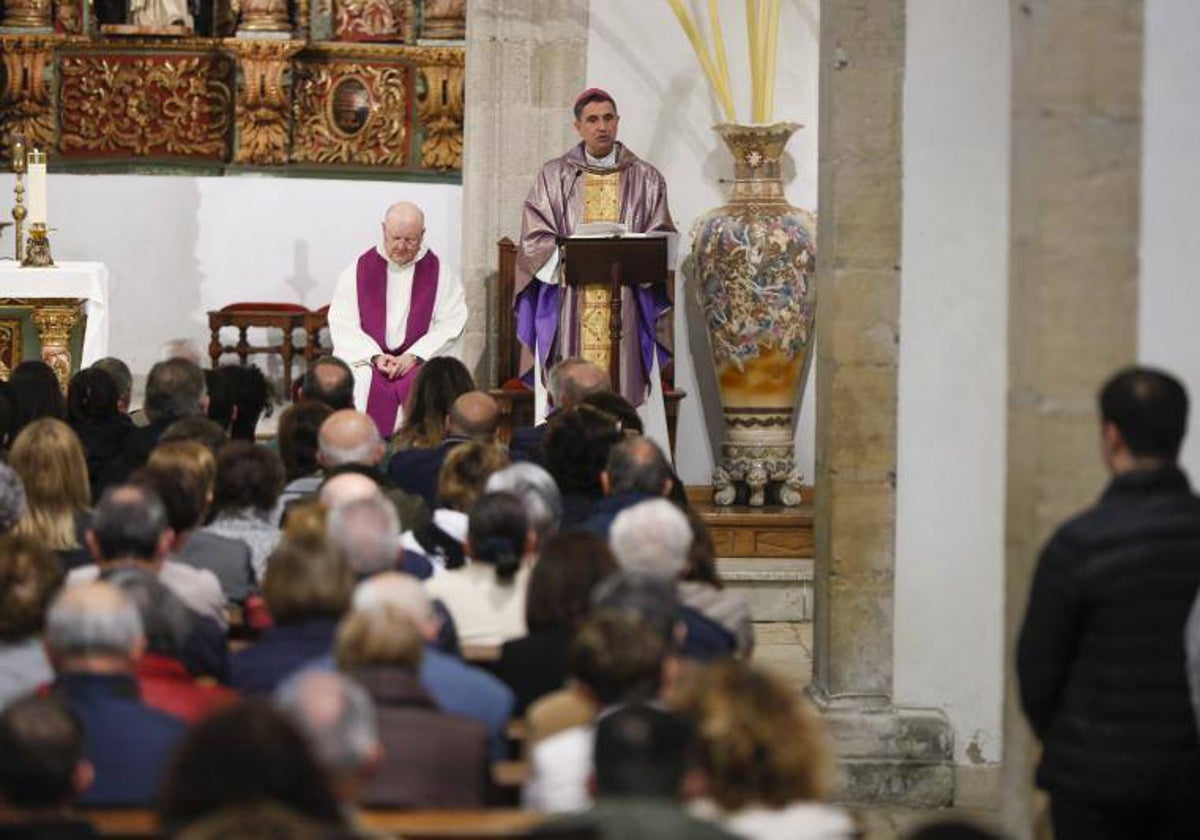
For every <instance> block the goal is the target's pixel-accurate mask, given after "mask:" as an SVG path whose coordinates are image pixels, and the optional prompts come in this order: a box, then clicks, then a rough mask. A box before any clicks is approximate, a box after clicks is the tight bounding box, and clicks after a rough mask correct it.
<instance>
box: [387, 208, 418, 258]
mask: <svg viewBox="0 0 1200 840" xmlns="http://www.w3.org/2000/svg"><path fill="white" fill-rule="evenodd" d="M424 238H425V214H424V213H422V212H421V208H420V207H418V206H417V205H415V204H413V203H411V202H408V201H398V202H396V203H395V204H393V205H392V206H391V207H389V208H388V209H387V212H386V213H384V214H383V247H384V250H385V251H386V252H387V256H388V259H390V260H391V261H392V262H394V263H396V264H397V265H408V264H409V263H410V262H412V261H413V260H415V259H416V258H417V254H418V253H419V252H420V250H421V242H422V241H423V240H424Z"/></svg>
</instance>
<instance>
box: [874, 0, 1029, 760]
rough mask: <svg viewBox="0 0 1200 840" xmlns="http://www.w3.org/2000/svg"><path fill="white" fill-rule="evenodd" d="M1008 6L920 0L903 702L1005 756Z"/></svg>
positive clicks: (981, 749) (909, 289)
mask: <svg viewBox="0 0 1200 840" xmlns="http://www.w3.org/2000/svg"><path fill="white" fill-rule="evenodd" d="M1009 14H1010V10H1009V6H1008V4H1007V3H997V2H995V0H958V2H955V3H946V2H944V0H908V14H907V19H908V23H907V26H908V32H907V55H906V62H905V84H904V152H903V162H904V206H903V214H904V215H903V257H902V261H903V283H902V293H901V317H900V336H901V340H900V375H899V453H898V468H897V501H896V507H897V510H896V517H897V533H896V578H895V585H896V600H895V636H894V645H895V651H894V653H895V680H894V690H895V700H896V702H897V704H899V705H904V706H918V707H936V708H941V709H943V710H945V712H946V714H947V716H948V717H949V719H950V723H951V725H952V726H953V728H954V732H955V759H956V761H958V762H960V763H964V762H970V763H984V762H988V763H990V762H998V761H999V760H1000V755H1001V750H1000V747H1001V731H1002V722H1001V708H1002V698H1003V685H1004V684H1003V635H1004V612H1003V592H1004V568H1003V560H1004V553H1003V552H1004V530H1003V526H1004V472H1005V426H1004V423H1005V389H1006V370H1007V349H1006V348H1007V320H1006V318H1007V302H1008V293H1007V288H1008V264H1007V253H1008V148H1009V123H1010V120H1009V102H1010V95H1009V89H1010V85H1009V74H1010V47H1009V39H1008V32H1009Z"/></svg>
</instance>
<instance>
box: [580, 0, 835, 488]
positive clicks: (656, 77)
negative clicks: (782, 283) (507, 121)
mask: <svg viewBox="0 0 1200 840" xmlns="http://www.w3.org/2000/svg"><path fill="white" fill-rule="evenodd" d="M690 5H691V7H692V11H693V16H696V13H697V12H700V11H703V13H704V20H707V8H708V4H707V3H700V2H694V0H692V2H691V4H690ZM720 7H721V10H722V14H723V17H722V20H721V25H722V28H723V30H724V34H725V49H726V54H727V56H728V63H729V68H730V75H731V77H732V89H733V95H734V101H735V106H736V108H737V111H738V117H739V119H740V120H743V121H747V122H748V121H749V111H750V81H749V72H750V71H749V60H748V58H747V54H748V53H747V47H746V29H745V17H744V16H745V5H744V4H743V3H741V2H729V0H724V2H722V3H720ZM817 9H818V2H817V0H792V2H788V3H785V4H783V9H782V15H781V20H780V33H781V34H780V40H779V57H778V75H777V87H776V91H775V114H774V117H775V119H777V120H791V121H793V122H799V123H803V124H804V126H805V127H804V128H803V129H802V130H801V131H800V132H798V133H797V134H796V136H795V137H793V138H792V141H791V143H790V144H789V146H788V153H789V158H788V160H787V162H786V167H785V170H786V171H785V181H786V182H787V183H786V189H787V196H788V199H789V200H790V201H791V203H792V204H794V205H797V206H799V207H805V208H808V209H810V210H814V211H815V209H816V206H817V131H816V119H817V58H818V56H817V34H818V25H817V21H818V18H817ZM587 83H588V85H589V86H596V87H602V88H604V89H605V90H607V91H609V92H610V93H611V94H612V95H613V97H614V98H615V99H616V101H617V106H618V108H619V110H620V113H621V126H620V139H621V140H622V141H623V142H625V143H626V144H628V146H629V148H631V149H632V150H633V151H634V152H636V153H637V154H638V155H640V156H641V157H643V158H645V159H646V160H648V161H650V162H651V163H653V164H654V165H655V166H657V167H658V168H659V170H661V171H662V173H663V175H664V176H665V177H666V179H667V185H668V189H669V192H670V203H671V214H672V215H673V216H674V218H675V224H676V226H677V227H678V228H679V230H680V231H681V232H682V233H683V234H684V235H683V238H682V239H681V242H680V260H681V261H682V259H683V257H684V256H685V255H686V253H687V251H688V249H690V248H691V228H692V225H693V224H694V223H695V221H696V219H697V218H698V217H699V216H701V215H702V214H703V213H705V212H706V211H708V210H710V209H712V208H714V207H719V206H720V205H722V204H724V203H725V200H726V198H727V197H728V192H727V189H726V187H725V186H724V185H723V183H722V181H726V180H729V179H732V177H733V163H732V160H731V158H730V157H729V154H728V152H727V151H726V150H725V147H724V145H723V144H722V143H721V141H720V139H719V138H718V137H717V136H716V134H714V133H713V132H712V130H711V126H712V125H714V124H715V123H718V122H722V121H723V119H722V117H721V113H720V110H719V108H718V107H717V105H716V101H715V99H714V97H713V95H712V94H711V93H710V90H709V86H708V82H707V81H706V79H705V77H704V74H703V72H702V71H701V69H700V66H699V64H698V62H697V61H696V58H695V55H694V54H693V53H692V49H691V46H690V45H689V44H688V41H687V38H686V37H685V36H684V34H683V30H682V29H681V28H680V26H679V24H678V23H677V22H676V20H675V16H674V14H673V13H672V12H671V8H670V6H669V5H668V4H667V3H665V2H660V0H649V2H648V1H647V0H603V2H593V3H592V4H591V16H590V20H589V25H588V63H587ZM819 245H820V243H818V247H819ZM677 276H679V283H680V284H683V282H684V281H683V279H682V275H677ZM817 317H818V319H819V318H820V315H819V314H818V316H817ZM675 348H676V362H675V382H676V385H677V387H679V388H682V389H684V390H686V391H687V392H688V397H687V399H686V400H684V402H683V404H682V406H681V408H680V419H679V435H678V441H677V444H676V466H677V468H678V470H679V474H680V476H681V477H682V478H683V480H684V481H685V482H687V483H689V484H711V483H712V467H713V456H714V449H715V448H716V447H718V446H719V445H720V440H721V435H722V431H723V424H722V421H721V407H720V399H719V397H718V395H717V389H716V377H715V375H714V373H713V370H712V361H711V359H710V357H709V355H708V353H709V340H708V334H707V331H706V330H705V327H704V320H703V316H702V315H701V313H700V311H699V306H698V305H697V304H696V303H695V300H694V296H693V294H692V292H691V290H690V286H687V287H685V286H683V285H680V286H679V287H678V288H677V290H676V313H675ZM812 386H813V380H812V378H811V377H810V380H809V383H808V388H807V389H806V392H805V395H804V398H803V409H802V411H801V414H800V420H799V423H798V425H797V435H796V439H797V451H796V455H797V460H798V463H799V465H800V469H801V470H802V472H803V473H804V477H805V480H806V482H807V483H811V482H812V480H813V444H814V439H815V438H814V430H815V420H814V414H813V394H814V391H813V387H812Z"/></svg>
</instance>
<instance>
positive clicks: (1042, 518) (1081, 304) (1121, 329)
mask: <svg viewBox="0 0 1200 840" xmlns="http://www.w3.org/2000/svg"><path fill="white" fill-rule="evenodd" d="M1012 18H1013V27H1012V32H1013V51H1012V57H1013V76H1012V80H1013V81H1012V100H1013V102H1012V109H1013V110H1012V193H1011V214H1012V215H1011V219H1012V221H1011V233H1010V236H1011V243H1010V256H1009V317H1008V321H1009V328H1008V346H1009V357H1008V378H1009V385H1008V388H1009V390H1008V490H1007V495H1008V500H1007V522H1006V530H1007V535H1006V548H1005V550H1006V557H1007V560H1006V568H1007V581H1006V593H1005V595H1006V598H1005V612H1006V616H1005V618H1006V626H1007V645H1006V654H1007V655H1006V659H1005V661H1006V664H1007V667H1008V669H1009V672H1008V680H1007V689H1006V701H1005V727H1004V791H1003V796H1002V797H1001V801H1002V802H1003V803H1004V819H1005V823H1006V825H1007V828H1008V830H1009V832H1010V833H1011V834H1012V835H1013V836H1028V835H1030V834H1031V833H1032V824H1033V762H1034V759H1035V750H1036V745H1035V742H1034V739H1033V736H1032V735H1031V734H1030V732H1029V729H1028V727H1027V725H1026V722H1025V719H1024V716H1023V714H1022V713H1021V709H1020V703H1019V701H1018V699H1017V693H1016V680H1015V675H1014V674H1013V672H1012V667H1013V666H1012V663H1013V659H1014V650H1013V642H1014V640H1015V638H1016V635H1017V631H1018V630H1019V629H1020V624H1021V620H1022V618H1023V616H1024V612H1025V602H1026V597H1027V595H1028V589H1029V583H1030V580H1031V578H1032V573H1033V569H1034V566H1035V563H1036V560H1037V553H1038V550H1039V549H1040V547H1041V545H1042V543H1044V542H1045V540H1046V538H1047V537H1048V536H1049V534H1050V532H1051V531H1052V530H1053V529H1054V527H1055V526H1056V525H1058V524H1059V523H1060V522H1061V521H1062V520H1063V519H1065V518H1066V517H1067V516H1069V515H1070V514H1071V513H1073V512H1075V511H1078V510H1079V509H1080V508H1082V507H1085V506H1086V505H1088V504H1089V503H1090V502H1091V501H1092V500H1094V499H1095V498H1096V496H1097V495H1098V494H1099V492H1100V490H1101V489H1102V488H1103V486H1104V484H1105V481H1106V476H1105V474H1104V469H1103V466H1102V464H1101V462H1100V458H1099V454H1098V448H1097V447H1098V444H1097V436H1098V434H1099V429H1098V420H1097V415H1096V402H1095V397H1096V391H1097V390H1098V388H1099V387H1100V385H1101V383H1102V382H1103V381H1104V380H1105V379H1106V378H1107V377H1108V376H1109V375H1110V374H1111V373H1113V372H1114V371H1115V370H1117V369H1118V368H1119V367H1122V366H1124V365H1127V364H1130V363H1132V362H1134V360H1135V359H1136V358H1137V283H1138V243H1139V212H1140V179H1141V138H1142V103H1141V92H1142V26H1143V4H1142V2H1140V0H1107V1H1106V2H1096V3H1081V2H1079V0H1018V2H1014V3H1013V4H1012Z"/></svg>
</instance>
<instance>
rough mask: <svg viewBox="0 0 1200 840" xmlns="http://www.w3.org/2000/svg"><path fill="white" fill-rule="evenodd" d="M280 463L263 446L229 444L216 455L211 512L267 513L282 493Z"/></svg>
mask: <svg viewBox="0 0 1200 840" xmlns="http://www.w3.org/2000/svg"><path fill="white" fill-rule="evenodd" d="M283 481H284V474H283V462H282V461H280V460H279V456H278V455H276V454H275V453H274V452H272V451H271V450H270V449H267V447H265V446H260V445H258V444H254V443H250V442H249V441H245V440H231V441H230V442H229V443H227V444H225V445H224V446H223V447H221V451H220V453H219V454H218V455H217V485H216V487H215V488H214V490H213V510H214V511H215V512H217V513H221V512H225V511H237V510H245V509H247V508H250V509H254V510H259V511H270V510H272V509H274V507H275V502H277V501H278V500H279V494H280V492H281V491H282V490H283Z"/></svg>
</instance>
